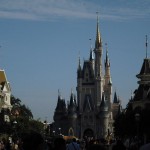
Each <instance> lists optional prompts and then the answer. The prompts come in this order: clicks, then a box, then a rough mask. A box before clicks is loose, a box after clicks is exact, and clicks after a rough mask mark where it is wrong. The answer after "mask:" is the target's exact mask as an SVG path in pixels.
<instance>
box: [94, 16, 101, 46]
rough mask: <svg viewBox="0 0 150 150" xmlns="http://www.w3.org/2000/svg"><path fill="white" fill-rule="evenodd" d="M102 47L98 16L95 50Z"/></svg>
mask: <svg viewBox="0 0 150 150" xmlns="http://www.w3.org/2000/svg"><path fill="white" fill-rule="evenodd" d="M101 45H102V40H101V36H100V30H99V17H98V15H97V27H96V40H95V48H99V47H100V46H101Z"/></svg>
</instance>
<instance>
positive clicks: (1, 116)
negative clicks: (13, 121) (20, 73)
mask: <svg viewBox="0 0 150 150" xmlns="http://www.w3.org/2000/svg"><path fill="white" fill-rule="evenodd" d="M10 97H11V88H10V84H9V82H8V80H7V78H6V74H5V71H4V70H0V120H1V122H10V118H9V115H10V111H11V108H12V105H11V102H10Z"/></svg>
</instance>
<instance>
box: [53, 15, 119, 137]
mask: <svg viewBox="0 0 150 150" xmlns="http://www.w3.org/2000/svg"><path fill="white" fill-rule="evenodd" d="M102 54H103V47H102V37H101V33H100V30H99V19H98V17H97V26H96V39H95V48H94V49H92V48H91V49H90V54H89V59H88V60H85V61H84V63H83V66H82V65H81V63H80V58H79V64H78V69H77V87H76V91H77V97H76V96H75V95H74V94H73V92H71V96H70V101H69V102H68V104H67V105H66V103H65V100H64V99H62V98H61V94H60V92H59V94H58V102H57V106H56V109H55V112H54V123H53V130H54V133H60V132H61V133H62V134H64V135H74V136H77V137H79V138H83V137H95V138H107V136H108V135H110V134H112V133H113V119H114V116H113V115H114V114H116V113H117V112H118V109H119V107H120V102H119V100H118V97H117V95H116V93H115V96H114V101H113V100H112V97H113V96H112V95H113V91H112V80H111V73H110V61H109V57H108V50H107V49H106V58H105V63H104V69H103V64H102ZM103 70H104V72H103Z"/></svg>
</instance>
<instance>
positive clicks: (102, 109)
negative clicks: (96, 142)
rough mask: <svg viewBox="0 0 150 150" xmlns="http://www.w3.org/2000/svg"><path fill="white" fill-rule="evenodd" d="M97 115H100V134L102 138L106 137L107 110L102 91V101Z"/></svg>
mask: <svg viewBox="0 0 150 150" xmlns="http://www.w3.org/2000/svg"><path fill="white" fill-rule="evenodd" d="M99 116H100V125H101V128H100V129H101V132H100V134H101V137H102V138H106V136H107V134H108V123H109V120H108V118H109V112H108V105H107V103H106V100H105V95H104V92H103V95H102V101H101V104H100V113H99Z"/></svg>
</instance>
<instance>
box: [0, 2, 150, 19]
mask: <svg viewBox="0 0 150 150" xmlns="http://www.w3.org/2000/svg"><path fill="white" fill-rule="evenodd" d="M106 1H107V0H106ZM114 3H115V2H114ZM148 4H149V5H148ZM149 6H150V2H148V1H147V0H143V1H142V5H140V1H139V0H137V1H136V3H135V2H129V1H128V3H127V2H126V1H124V0H118V2H117V4H116V5H114V4H113V3H111V2H110V1H109V2H107V3H104V2H103V1H100V0H99V1H97V0H93V2H92V1H88V0H1V1H0V18H7V19H26V20H55V19H60V18H63V19H82V18H84V19H95V12H96V11H97V10H100V12H101V18H102V19H105V20H126V19H137V18H147V17H149V15H150V9H149Z"/></svg>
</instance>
